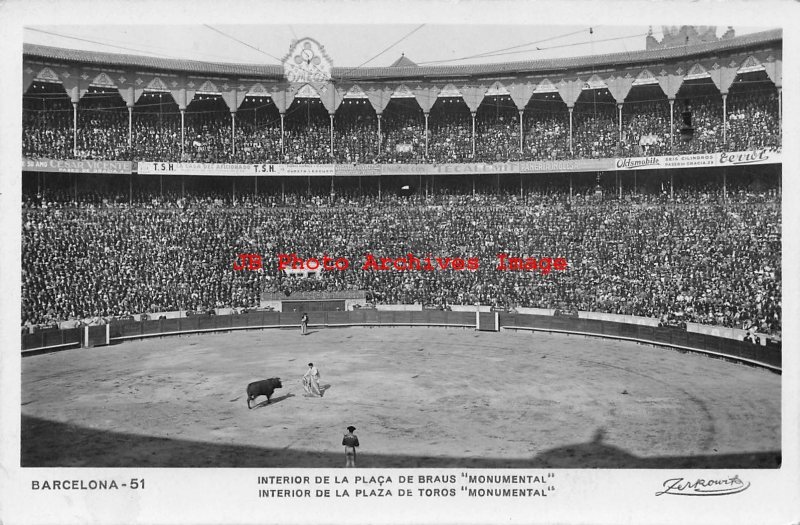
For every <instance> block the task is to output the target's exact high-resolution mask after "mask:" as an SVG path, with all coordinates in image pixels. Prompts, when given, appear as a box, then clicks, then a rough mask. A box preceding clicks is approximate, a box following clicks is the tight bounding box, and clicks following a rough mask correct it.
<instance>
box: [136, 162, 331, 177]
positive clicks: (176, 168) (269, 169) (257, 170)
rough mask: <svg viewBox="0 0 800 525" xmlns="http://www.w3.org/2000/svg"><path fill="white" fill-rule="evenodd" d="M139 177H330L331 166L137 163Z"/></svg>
mask: <svg viewBox="0 0 800 525" xmlns="http://www.w3.org/2000/svg"><path fill="white" fill-rule="evenodd" d="M138 173H139V175H210V176H220V175H222V176H225V175H231V176H247V175H263V176H293V175H296V176H303V177H305V176H312V177H313V176H320V175H322V176H328V177H330V176H332V175H334V165H333V164H206V163H199V162H139V165H138Z"/></svg>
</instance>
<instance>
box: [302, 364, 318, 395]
mask: <svg viewBox="0 0 800 525" xmlns="http://www.w3.org/2000/svg"><path fill="white" fill-rule="evenodd" d="M303 388H304V389H305V391H306V392H307V393H309V394H314V395H316V396H318V397H322V391H321V390H320V389H319V370H317V367H315V366H314V363H308V370H306V373H305V374H303Z"/></svg>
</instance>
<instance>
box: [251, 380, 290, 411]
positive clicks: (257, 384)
mask: <svg viewBox="0 0 800 525" xmlns="http://www.w3.org/2000/svg"><path fill="white" fill-rule="evenodd" d="M276 388H283V385H282V384H281V378H280V377H270V378H269V379H262V380H261V381H253V382H252V383H250V384H249V385H247V408H252V407H251V406H250V401H252V400H254V399H255V398H257V397H258V396H267V404H269V398H270V397H271V396H272V393H273V392H275V389H276Z"/></svg>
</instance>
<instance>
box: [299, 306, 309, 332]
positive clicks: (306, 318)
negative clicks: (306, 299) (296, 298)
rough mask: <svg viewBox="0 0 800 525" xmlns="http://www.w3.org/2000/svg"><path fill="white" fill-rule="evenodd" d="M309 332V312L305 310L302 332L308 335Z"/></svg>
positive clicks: (301, 323)
mask: <svg viewBox="0 0 800 525" xmlns="http://www.w3.org/2000/svg"><path fill="white" fill-rule="evenodd" d="M307 333H308V314H307V313H305V312H303V317H301V318H300V334H301V335H306V334H307Z"/></svg>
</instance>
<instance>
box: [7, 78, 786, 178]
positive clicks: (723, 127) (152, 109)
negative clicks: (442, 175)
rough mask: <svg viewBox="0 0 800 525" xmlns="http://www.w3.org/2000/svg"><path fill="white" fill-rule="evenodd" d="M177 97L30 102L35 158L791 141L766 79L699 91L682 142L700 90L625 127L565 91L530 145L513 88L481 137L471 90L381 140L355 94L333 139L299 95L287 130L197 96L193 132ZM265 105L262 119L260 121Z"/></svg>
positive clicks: (382, 157) (603, 150)
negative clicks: (129, 102)
mask: <svg viewBox="0 0 800 525" xmlns="http://www.w3.org/2000/svg"><path fill="white" fill-rule="evenodd" d="M116 97H118V95H116ZM553 97H555V95H554V96H553ZM165 98H168V95H164V96H161V97H160V99H159V100H160V102H159V103H158V104H146V103H142V104H141V105H140V106H137V107H135V108H133V111H132V113H131V117H130V123H129V114H128V109H127V108H126V107H125V106H124V105H122V106H119V105H115V104H114V103H113V100H114V99H113V97H112V98H109V97H106V98H98V97H96V98H95V99H87V101H86V102H85V103H84V102H83V101H82V102H81V104H80V105H79V107H78V110H77V115H78V117H77V133H76V136H75V137H73V108H72V105H71V104H70V103H69V100H68V99H67V98H66V97H65V96H62V97H61V98H58V97H56V98H53V99H52V100H48V101H47V104H44V108H42V106H41V105H38V104H37V103H29V104H27V105H26V106H25V110H24V116H23V132H22V135H23V136H22V142H23V155H25V156H26V157H29V158H53V159H71V158H80V159H95V160H135V161H173V162H176V161H181V160H183V161H187V162H232V163H257V162H258V163H261V162H274V163H330V162H337V163H376V162H379V163H408V162H414V163H421V162H429V163H448V162H477V161H481V162H487V161H488V162H498V161H500V162H502V161H507V160H562V159H592V158H609V157H618V156H646V155H668V154H679V153H711V152H717V151H746V150H749V149H753V148H760V147H770V148H780V146H781V126H780V120H779V118H778V113H779V109H778V105H779V101H778V96H777V92H776V91H775V90H774V88H772V89H769V88H764V87H763V86H762V88H760V89H751V90H749V91H748V90H745V91H741V92H736V93H732V94H730V95H728V99H727V107H726V108H725V112H726V115H727V118H726V120H727V123H726V124H724V123H723V102H722V97H721V96H720V95H718V94H717V95H714V96H710V95H709V96H705V97H699V98H694V99H691V111H692V114H693V118H692V126H693V128H694V133H693V137H692V139H691V140H682V135H681V130H682V128H683V127H684V123H683V120H682V118H681V115H682V112H683V111H684V110H685V109H686V107H687V103H688V102H687V101H688V99H687V100H684V101H682V100H679V101H677V102H676V104H675V107H674V108H673V112H674V114H673V118H672V119H670V106H669V104H668V102H667V100H666V98H663V97H662V99H659V100H639V101H634V100H631V101H630V102H626V103H625V104H624V105H623V111H622V126H621V127H620V122H619V118H620V116H619V114H618V112H617V105H616V103H615V102H614V101H613V99H610V100H605V99H603V101H602V102H601V103H598V102H596V101H595V102H594V103H590V102H581V101H580V100H579V102H578V103H577V104H576V105H575V108H574V111H573V114H572V122H571V125H570V114H569V111H568V110H567V107H566V105H565V104H564V103H563V102H561V101H560V100H557V99H555V98H549V99H542V100H535V101H532V102H531V103H530V104H529V106H528V108H526V110H525V112H524V113H523V118H522V126H523V133H522V150H521V151H520V135H519V133H520V120H519V116H518V111H517V109H516V106H514V104H513V103H512V102H511V101H510V98H508V97H505V99H503V100H501V101H500V102H498V98H497V97H495V98H494V99H493V101H494V102H493V103H494V107H492V102H486V103H485V104H484V105H482V106H481V107H480V108H479V109H478V111H477V113H476V118H475V132H474V145H473V128H472V126H473V122H472V117H471V115H470V112H469V110H468V109H467V107H466V104H464V102H463V101H462V100H461V99H442V100H440V101H437V103H436V104H435V105H434V107H433V108H432V110H431V112H430V115H429V122H428V131H427V137H426V132H425V118H424V116H423V114H422V110H421V109H420V108H419V106H417V105H416V103H415V102H413V103H402V104H401V103H395V102H394V101H393V102H392V103H390V104H389V106H388V107H387V109H386V110H385V111H384V112H383V114H382V120H381V132H380V138H379V135H378V116H377V115H376V113H375V111H374V110H372V107H371V106H370V105H369V103H368V101H366V100H356V101H352V100H347V101H345V102H344V103H343V104H342V105H341V106H340V108H339V109H338V110H337V112H336V114H335V115H334V119H333V136H331V119H330V116H329V115H328V112H327V111H326V110H325V109H324V108H323V106H322V104H321V103H320V102H319V101H317V100H314V99H303V100H300V101H297V102H295V104H294V106H293V109H291V110H290V111H289V112H287V114H286V116H285V117H286V118H285V122H284V130H283V136H282V135H281V133H282V132H281V119H280V116H279V114H278V112H277V109H276V108H275V106H274V105H271V104H269V105H268V106H269V107H267V106H263V107H261V108H259V107H256V106H253V104H250V106H252V107H250V106H247V105H245V106H243V107H242V109H240V110H239V111H238V113H237V115H236V117H232V116H231V113H230V112H229V111H228V110H227V109H226V107H225V106H224V103H223V102H222V101H221V99H217V100H216V101H208V100H205V101H202V102H193V103H192V104H190V105H189V108H188V109H187V110H186V111H185V114H184V115H183V116H184V122H183V132H182V131H181V129H182V124H181V114H180V112H179V111H178V109H177V106H176V105H175V104H174V103H172V102H170V103H164V102H163V100H164V99H165ZM607 98H608V97H607ZM215 104H216V105H215ZM246 104H249V102H247V103H246ZM259 110H260V111H261V113H262V118H260V119H259V118H256V117H257V116H258V111H259ZM234 119H235V122H234ZM671 123H672V128H670V125H671ZM129 127H130V130H129ZM670 129H671V132H670ZM570 136H571V140H570ZM684 136H685V135H684ZM331 139H333V144H331ZM426 139H427V140H426Z"/></svg>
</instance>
